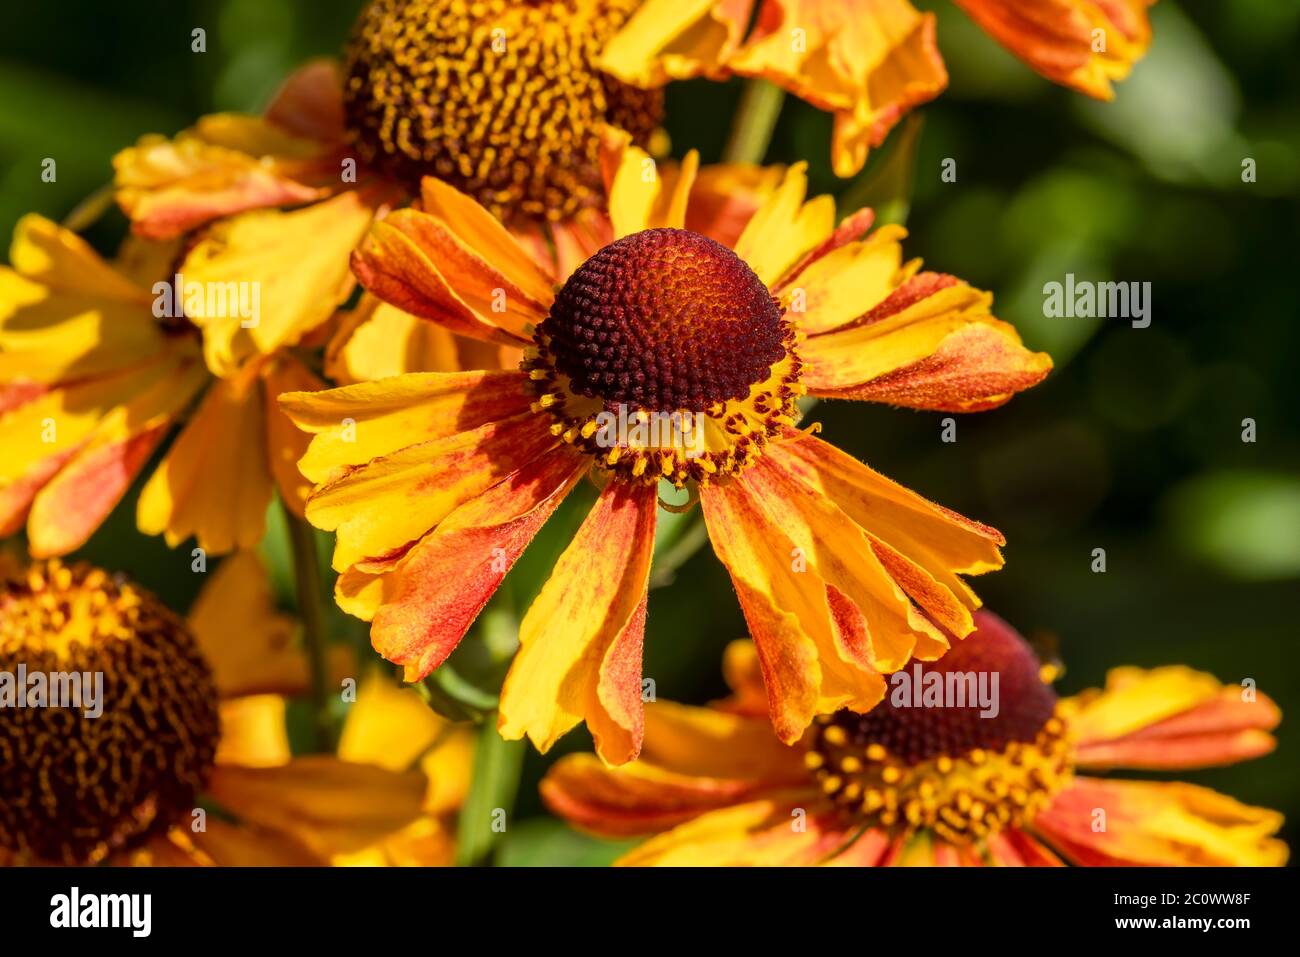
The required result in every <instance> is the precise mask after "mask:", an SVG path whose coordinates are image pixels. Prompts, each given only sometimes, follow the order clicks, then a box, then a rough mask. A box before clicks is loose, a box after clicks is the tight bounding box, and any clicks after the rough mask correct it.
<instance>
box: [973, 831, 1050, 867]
mask: <svg viewBox="0 0 1300 957" xmlns="http://www.w3.org/2000/svg"><path fill="white" fill-rule="evenodd" d="M984 846H985V848H986V849H987V850H988V855H989V857H990V858H991V859H992V861H993V863H994V864H997V865H998V866H1000V867H1064V866H1065V864H1064V862H1062V860H1061V859H1060V858H1059V857H1057V856H1056V855H1055V854H1053V853H1052V852H1051V851H1049V850H1048V849H1047V848H1045V847H1044V846H1043V845H1042V844H1040V843H1039V842H1038V840H1037V839H1035V838H1034V837H1031V836H1030V835H1028V834H1026V833H1025V832H1024V831H1021V830H1017V829H1015V828H1011V829H1010V830H1006V831H997V832H995V833H993V834H990V835H989V836H988V837H986V838H985V839H984Z"/></svg>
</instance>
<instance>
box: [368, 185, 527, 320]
mask: <svg viewBox="0 0 1300 957" xmlns="http://www.w3.org/2000/svg"><path fill="white" fill-rule="evenodd" d="M513 241H514V240H513V239H512V240H511V242H513ZM520 255H524V254H523V253H522V251H521V252H520ZM352 270H353V272H355V273H356V276H357V278H358V279H359V280H360V281H361V284H362V285H363V286H365V287H366V288H367V289H368V290H370V291H371V292H372V293H374V294H375V295H376V296H378V297H379V298H380V299H382V300H384V301H385V302H388V303H391V304H392V305H394V306H397V307H398V308H399V309H403V310H405V311H406V312H409V313H411V314H412V315H414V316H419V317H420V318H422V319H428V320H430V321H432V322H437V323H439V324H440V325H442V326H444V327H446V328H447V329H448V330H450V331H451V332H454V333H456V334H457V335H462V336H470V337H471V338H474V339H484V340H486V341H488V342H499V343H502V344H506V345H509V344H512V343H513V344H516V345H518V344H521V343H527V342H528V341H529V338H528V333H527V332H526V328H527V326H528V325H529V324H530V323H537V322H540V321H541V320H542V319H543V318H544V317H545V315H546V309H547V308H549V301H548V302H547V303H546V304H545V305H544V306H543V305H540V304H538V303H537V302H535V301H534V300H532V299H529V298H527V297H526V296H525V295H524V294H523V293H522V292H520V291H519V290H518V289H517V288H516V287H514V286H513V284H512V283H510V282H509V281H508V280H507V279H506V278H505V276H503V275H502V274H501V273H500V272H498V271H497V270H496V269H495V268H494V267H493V266H491V265H490V264H488V263H487V262H486V261H484V260H482V259H481V258H480V257H479V256H477V255H476V254H474V253H473V252H472V251H470V250H468V249H466V248H465V247H464V246H462V245H461V244H460V243H459V242H458V240H457V239H456V237H455V236H454V235H453V234H452V233H451V231H450V230H449V229H448V228H447V226H446V225H445V224H444V223H443V221H442V220H440V219H438V218H436V217H434V216H430V215H429V214H427V213H423V212H420V211H419V210H415V209H401V210H398V211H397V212H395V213H392V214H390V215H389V216H387V217H385V218H384V219H383V220H381V221H379V222H377V223H375V224H374V225H373V226H371V228H370V232H369V234H367V236H366V237H365V239H364V240H363V241H362V243H361V245H360V246H359V247H358V248H357V249H356V251H355V252H353V254H352ZM511 289H514V294H513V295H512V294H511Z"/></svg>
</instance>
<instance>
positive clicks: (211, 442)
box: [0, 215, 323, 558]
mask: <svg viewBox="0 0 1300 957" xmlns="http://www.w3.org/2000/svg"><path fill="white" fill-rule="evenodd" d="M174 254H175V250H174V247H172V246H170V245H168V246H160V245H157V244H145V243H141V242H138V241H128V242H127V243H126V244H125V245H124V246H123V250H122V253H121V255H119V257H118V259H117V261H116V262H113V263H110V262H106V261H105V260H104V259H102V258H101V257H100V256H99V255H98V254H97V253H96V252H95V251H94V250H93V249H91V248H90V246H89V245H88V244H87V243H86V242H85V241H83V240H82V239H81V238H80V237H79V236H77V235H76V234H75V233H73V232H71V231H70V230H67V229H64V228H62V227H60V226H58V225H56V224H55V223H52V222H50V221H49V220H47V219H44V218H43V217H40V216H35V215H31V216H25V217H24V218H23V219H22V220H20V221H19V223H18V226H17V227H16V228H15V230H14V241H13V247H12V251H11V253H10V261H11V263H12V266H10V267H0V442H3V444H4V448H5V456H4V460H3V463H0V534H2V535H12V534H14V533H15V532H17V531H19V530H20V529H22V528H23V526H24V524H25V525H26V528H27V534H28V544H29V548H30V550H31V553H32V554H33V555H34V556H36V557H42V558H43V557H49V556H54V555H63V554H66V553H68V552H70V551H72V550H73V549H76V548H78V547H80V546H81V545H82V544H84V543H85V541H86V540H87V539H88V538H89V537H90V535H91V534H92V533H93V532H94V531H95V529H97V528H98V527H99V525H100V523H102V522H103V521H104V519H105V518H106V517H107V516H108V514H109V513H110V512H111V511H112V510H113V507H114V506H115V505H116V504H117V503H118V502H119V501H120V500H121V498H122V496H123V495H124V494H125V492H126V490H127V488H128V487H129V486H130V485H131V482H132V480H133V479H134V478H135V476H136V475H137V474H139V472H140V470H141V469H142V468H143V467H144V466H145V464H146V463H147V462H148V460H149V458H150V455H151V454H152V453H153V451H154V450H155V449H156V448H157V447H158V446H159V444H160V443H161V442H162V441H163V439H164V438H165V437H166V436H167V435H168V434H169V433H170V432H171V431H172V429H173V427H174V426H176V425H177V424H178V423H181V422H185V424H184V426H183V428H181V430H180V432H179V434H178V435H177V437H176V440H175V441H174V442H173V444H172V445H171V447H170V448H169V449H168V451H167V453H166V455H165V456H164V457H163V459H162V462H161V464H160V465H159V467H158V469H157V471H155V472H154V474H153V476H152V477H151V478H150V480H149V482H148V483H147V484H146V485H145V488H144V491H143V492H142V494H141V498H140V503H139V511H138V516H137V517H138V523H139V525H140V528H141V530H142V531H144V532H146V533H148V534H155V535H156V534H163V535H165V536H166V538H167V541H168V542H169V543H170V544H172V545H175V544H177V543H179V542H180V541H182V540H184V539H185V538H188V537H189V536H191V535H193V536H195V537H196V538H197V539H198V543H199V545H200V547H202V548H204V549H206V550H207V551H209V552H212V553H219V552H227V551H230V550H232V549H234V548H237V547H241V546H244V547H251V546H252V545H255V544H256V543H257V542H258V541H259V540H260V539H261V537H262V533H263V531H264V529H265V516H266V508H267V505H268V504H270V502H271V498H272V495H273V490H274V488H275V486H276V484H277V483H278V485H279V488H280V492H281V495H282V497H283V499H284V501H285V502H286V504H288V506H289V507H290V508H292V509H294V510H295V511H297V512H298V513H299V514H301V511H302V505H303V501H304V499H305V497H306V492H307V487H306V486H305V485H304V482H303V480H302V476H301V475H299V474H298V472H297V470H296V468H295V467H294V462H295V461H296V459H297V458H298V457H299V456H300V455H301V454H302V451H303V449H305V447H306V443H305V442H304V441H303V437H302V434H301V433H300V432H299V431H298V430H297V429H295V428H293V426H292V425H291V424H290V423H289V422H288V421H287V420H286V419H285V418H284V416H283V415H282V414H281V413H280V411H279V408H278V407H277V406H276V404H275V401H274V400H275V397H276V396H278V395H279V394H280V393H281V392H284V391H286V390H300V389H304V388H320V387H322V386H323V383H322V382H321V381H320V380H319V379H318V378H317V377H316V376H315V375H314V374H313V373H312V372H311V371H310V370H309V369H308V368H307V367H306V366H305V365H304V364H303V363H302V362H301V361H300V360H299V359H297V358H296V357H295V356H294V354H293V353H292V352H290V351H288V350H278V351H276V352H275V353H273V354H271V355H267V356H259V357H258V358H257V359H256V360H255V361H252V362H249V363H247V364H246V365H245V366H244V367H243V368H242V369H240V370H239V371H238V372H237V373H236V374H234V375H232V376H231V377H230V378H224V379H218V378H214V377H213V376H212V375H211V373H209V372H208V370H207V369H206V368H205V366H204V363H203V358H202V356H201V354H200V342H199V332H198V329H197V328H196V327H195V326H194V325H193V324H192V323H190V322H189V321H188V320H186V319H183V318H181V319H172V318H162V319H160V318H159V317H158V316H157V315H156V314H155V303H156V300H157V296H156V295H155V292H154V289H153V286H154V283H155V282H156V281H165V279H164V277H166V276H167V272H168V269H169V264H170V262H171V259H172V257H174ZM196 403H197V404H196Z"/></svg>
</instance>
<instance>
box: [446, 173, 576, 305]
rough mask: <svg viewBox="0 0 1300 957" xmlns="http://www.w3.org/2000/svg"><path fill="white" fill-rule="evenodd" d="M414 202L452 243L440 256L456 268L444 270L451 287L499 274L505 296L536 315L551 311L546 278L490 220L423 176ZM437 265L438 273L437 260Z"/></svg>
mask: <svg viewBox="0 0 1300 957" xmlns="http://www.w3.org/2000/svg"><path fill="white" fill-rule="evenodd" d="M420 203H421V206H422V208H423V209H424V211H425V212H426V213H428V214H429V215H430V216H433V217H436V218H437V219H439V220H440V221H441V224H442V226H443V227H444V228H445V229H446V230H447V231H448V232H449V233H451V234H452V235H453V236H454V238H455V240H456V243H455V246H453V247H450V248H448V249H447V250H446V252H447V253H448V255H449V256H452V257H455V258H456V259H457V260H459V261H460V263H461V265H460V266H459V268H447V269H445V270H444V272H446V274H447V276H448V278H450V279H451V280H452V281H453V282H456V281H457V280H458V277H459V276H460V275H461V273H462V272H463V273H466V274H468V275H475V276H477V275H483V274H485V273H486V274H487V275H490V276H497V275H499V276H500V277H501V278H502V280H504V286H505V288H506V290H507V292H508V293H509V294H511V295H516V296H518V297H519V298H521V299H523V300H525V301H526V302H527V303H528V304H529V305H530V306H532V307H533V308H535V309H539V310H541V312H542V313H545V312H546V310H548V309H549V308H550V307H551V300H552V298H554V294H555V290H554V288H553V286H552V283H551V280H550V277H548V276H547V275H546V274H545V273H544V272H543V271H542V269H541V268H540V267H539V266H538V265H537V262H536V260H534V259H533V257H532V256H530V255H529V254H528V252H527V250H525V249H524V248H523V247H522V246H520V245H519V243H517V242H516V241H515V238H514V236H512V235H511V234H510V232H509V230H507V229H506V228H505V227H504V226H502V225H501V223H500V222H498V221H497V218H496V217H495V216H493V215H492V214H491V213H489V212H488V211H487V210H486V209H484V208H483V207H482V206H480V205H479V204H478V203H477V202H475V201H474V200H473V199H472V198H470V197H469V196H467V195H465V194H464V193H462V192H461V191H460V190H458V189H456V188H455V187H454V186H452V185H450V184H449V183H445V182H443V181H442V180H440V179H438V178H436V177H433V176H426V177H425V178H424V181H423V183H422V184H421V188H420ZM438 263H439V268H443V267H442V263H443V260H438Z"/></svg>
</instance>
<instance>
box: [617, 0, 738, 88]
mask: <svg viewBox="0 0 1300 957" xmlns="http://www.w3.org/2000/svg"><path fill="white" fill-rule="evenodd" d="M753 4H754V0H646V2H645V3H643V4H641V5H640V6H639V7H638V8H637V11H636V13H634V14H633V15H632V17H631V18H630V19H629V20H628V22H627V23H626V24H624V25H623V27H622V29H621V30H619V32H618V33H617V34H616V35H615V36H614V37H613V38H612V39H611V40H610V41H609V42H608V43H606V44H605V49H604V51H603V52H602V54H601V59H600V68H601V69H602V70H604V71H605V72H606V73H610V74H612V75H614V76H616V77H618V78H619V79H621V80H623V81H624V82H626V83H630V84H632V85H633V86H641V87H647V86H662V85H663V84H665V83H667V82H668V81H669V80H685V79H689V78H691V77H695V76H701V75H707V76H721V75H722V74H723V68H722V65H723V64H724V63H725V62H726V61H727V59H728V58H729V57H730V56H731V55H732V53H734V51H735V50H736V49H737V47H738V46H739V44H740V40H741V37H742V36H743V35H744V32H745V28H746V27H747V26H748V25H749V17H750V10H751V8H752V7H753Z"/></svg>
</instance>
